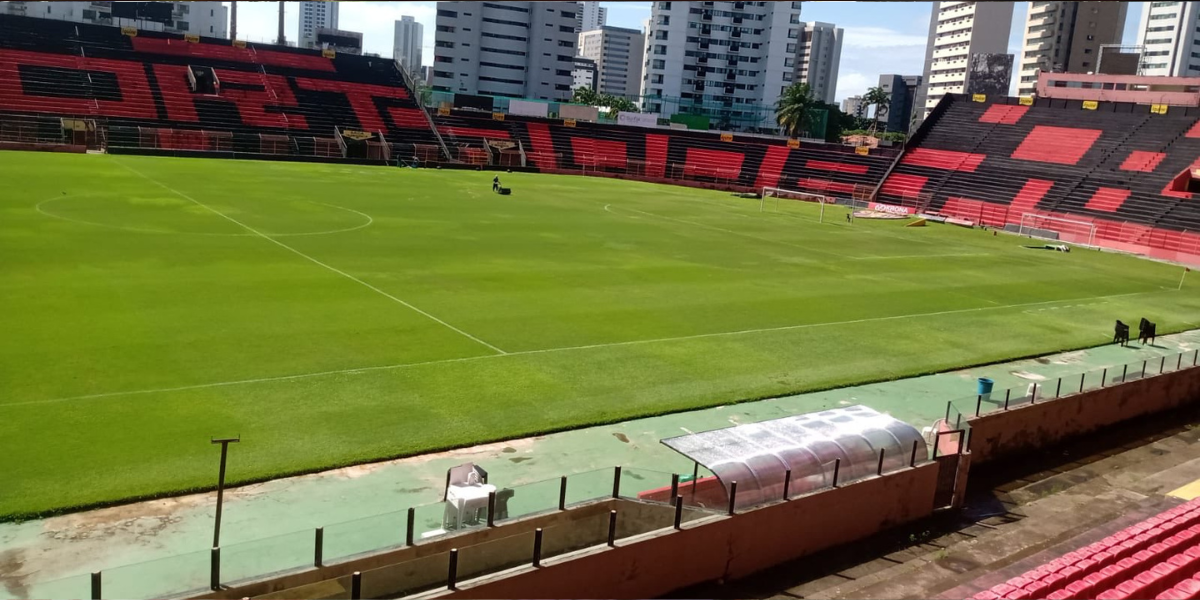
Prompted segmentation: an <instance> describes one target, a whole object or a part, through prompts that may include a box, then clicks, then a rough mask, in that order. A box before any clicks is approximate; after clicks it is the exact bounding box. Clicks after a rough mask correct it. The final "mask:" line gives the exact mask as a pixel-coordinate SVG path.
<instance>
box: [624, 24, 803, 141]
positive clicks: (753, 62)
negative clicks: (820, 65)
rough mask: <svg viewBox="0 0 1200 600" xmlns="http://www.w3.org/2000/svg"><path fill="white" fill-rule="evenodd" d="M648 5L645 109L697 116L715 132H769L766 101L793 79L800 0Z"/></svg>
mask: <svg viewBox="0 0 1200 600" xmlns="http://www.w3.org/2000/svg"><path fill="white" fill-rule="evenodd" d="M650 6H651V8H650V27H649V30H648V35H647V39H646V49H647V50H646V57H645V60H644V62H643V63H642V67H643V75H642V94H643V96H644V98H643V110H644V111H645V112H651V113H655V114H658V115H659V116H661V117H664V118H669V117H670V116H671V115H672V114H675V113H679V112H683V113H689V114H697V115H703V116H707V117H709V119H710V121H711V122H712V123H713V124H714V126H715V127H717V128H721V129H735V130H752V129H754V130H763V129H765V130H772V131H774V130H775V129H776V124H775V112H774V104H775V102H776V100H778V99H779V95H780V94H781V93H783V90H784V89H785V88H786V87H787V86H789V85H791V84H792V83H793V82H794V81H795V80H796V55H797V51H798V49H799V46H800V39H801V34H802V31H803V29H804V24H803V23H801V22H800V2H676V1H670V2H667V1H660V2H653V3H651V5H650Z"/></svg>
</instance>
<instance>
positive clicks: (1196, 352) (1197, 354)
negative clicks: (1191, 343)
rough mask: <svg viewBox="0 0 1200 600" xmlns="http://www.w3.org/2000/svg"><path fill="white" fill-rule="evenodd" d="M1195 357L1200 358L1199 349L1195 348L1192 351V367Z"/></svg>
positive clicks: (1194, 364) (1194, 363)
mask: <svg viewBox="0 0 1200 600" xmlns="http://www.w3.org/2000/svg"><path fill="white" fill-rule="evenodd" d="M1197 359H1200V350H1195V351H1193V352H1192V366H1193V367H1194V366H1196V360H1197Z"/></svg>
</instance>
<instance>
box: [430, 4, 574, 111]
mask: <svg viewBox="0 0 1200 600" xmlns="http://www.w3.org/2000/svg"><path fill="white" fill-rule="evenodd" d="M578 10H579V4H578V3H577V2H504V3H503V4H501V3H494V2H438V3H437V20H436V27H435V31H434V49H433V54H434V56H433V65H432V66H433V80H432V81H431V82H430V83H431V85H432V86H433V89H435V90H439V91H446V92H459V93H465V94H483V95H488V96H505V97H509V98H531V99H538V100H567V99H569V98H570V97H571V86H572V84H573V83H574V76H573V70H574V68H575V46H576V43H577V41H578V35H577V34H576V33H575V20H576V16H577V11H578Z"/></svg>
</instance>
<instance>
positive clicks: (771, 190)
mask: <svg viewBox="0 0 1200 600" xmlns="http://www.w3.org/2000/svg"><path fill="white" fill-rule="evenodd" d="M779 192H783V193H786V194H788V195H791V196H799V198H798V199H799V200H803V201H806V202H816V203H817V204H820V205H821V214H820V216H819V217H818V218H817V222H818V223H824V222H825V205H826V204H828V203H830V202H832V199H831V198H829V197H828V196H826V195H824V194H815V193H813V192H802V191H800V190H789V189H787V188H779V187H770V186H763V188H762V189H761V190H759V194H758V196H759V201H758V212H765V211H766V207H767V198H768V197H774V198H775V212H779V198H780V196H779Z"/></svg>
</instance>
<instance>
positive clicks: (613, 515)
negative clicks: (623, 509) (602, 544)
mask: <svg viewBox="0 0 1200 600" xmlns="http://www.w3.org/2000/svg"><path fill="white" fill-rule="evenodd" d="M615 545H617V511H615V510H610V511H608V546H609V547H610V548H611V547H613V546H615Z"/></svg>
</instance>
